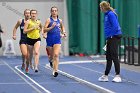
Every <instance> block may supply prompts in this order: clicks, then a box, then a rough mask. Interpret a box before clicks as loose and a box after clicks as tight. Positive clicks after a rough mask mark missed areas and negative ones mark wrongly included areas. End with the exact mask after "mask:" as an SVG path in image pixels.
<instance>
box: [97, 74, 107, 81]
mask: <svg viewBox="0 0 140 93" xmlns="http://www.w3.org/2000/svg"><path fill="white" fill-rule="evenodd" d="M98 81H101V82H108V81H109V80H108V76H107V75H102V76H101V77H99V79H98Z"/></svg>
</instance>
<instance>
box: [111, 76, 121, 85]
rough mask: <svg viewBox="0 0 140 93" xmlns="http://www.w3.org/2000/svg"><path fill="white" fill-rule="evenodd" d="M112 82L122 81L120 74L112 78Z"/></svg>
mask: <svg viewBox="0 0 140 93" xmlns="http://www.w3.org/2000/svg"><path fill="white" fill-rule="evenodd" d="M112 82H117V83H119V82H122V79H121V77H120V75H116V76H115V77H114V79H113V80H112Z"/></svg>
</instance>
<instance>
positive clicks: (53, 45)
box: [44, 6, 66, 77]
mask: <svg viewBox="0 0 140 93" xmlns="http://www.w3.org/2000/svg"><path fill="white" fill-rule="evenodd" d="M46 32H47V38H46V43H47V49H46V50H47V53H48V55H49V56H48V57H49V60H50V65H51V66H52V67H53V76H54V77H57V75H58V64H59V53H60V49H61V33H62V34H63V35H64V36H66V32H65V29H64V26H63V24H62V20H61V19H59V18H58V8H57V7H55V6H54V7H52V8H51V16H50V18H48V19H47V20H46V23H45V26H44V33H46Z"/></svg>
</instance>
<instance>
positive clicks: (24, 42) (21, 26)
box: [19, 19, 27, 45]
mask: <svg viewBox="0 0 140 93" xmlns="http://www.w3.org/2000/svg"><path fill="white" fill-rule="evenodd" d="M23 31H24V19H22V22H21V24H20V41H19V44H20V45H21V44H26V43H27V41H26V39H27V34H24V33H23Z"/></svg>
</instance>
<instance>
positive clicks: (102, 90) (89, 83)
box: [44, 64, 115, 93]
mask: <svg viewBox="0 0 140 93" xmlns="http://www.w3.org/2000/svg"><path fill="white" fill-rule="evenodd" d="M44 67H45V68H47V69H50V70H51V68H50V67H49V64H48V65H46V66H44ZM58 72H59V73H61V74H62V75H64V76H67V77H69V78H71V79H74V80H76V81H78V82H80V83H83V84H85V85H87V86H90V87H92V88H94V89H96V90H98V91H99V92H101V93H115V92H114V91H111V90H109V89H106V88H103V87H101V86H98V85H96V84H93V83H91V82H88V81H86V80H84V79H80V78H78V77H76V76H74V75H71V74H68V73H66V72H63V71H61V70H58Z"/></svg>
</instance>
